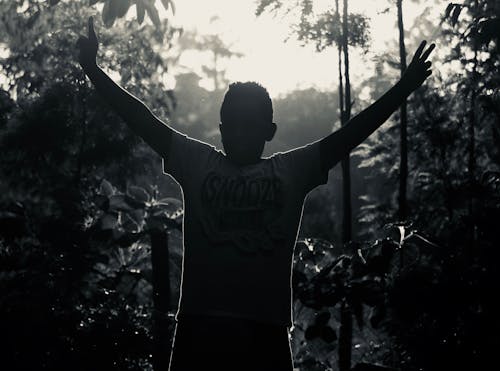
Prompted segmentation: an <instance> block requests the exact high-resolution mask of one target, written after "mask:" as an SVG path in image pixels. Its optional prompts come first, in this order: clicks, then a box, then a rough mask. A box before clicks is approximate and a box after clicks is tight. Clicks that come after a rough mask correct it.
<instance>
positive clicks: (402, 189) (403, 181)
mask: <svg viewBox="0 0 500 371" xmlns="http://www.w3.org/2000/svg"><path fill="white" fill-rule="evenodd" d="M396 6H397V8H398V29H399V60H400V70H401V76H402V75H403V73H404V72H405V70H406V48H405V30H404V25H403V0H397V3H396ZM399 119H400V126H401V127H400V148H401V154H400V162H399V195H398V209H399V210H398V212H399V219H400V220H405V219H406V215H407V204H406V190H407V179H408V138H407V131H408V129H407V126H408V114H407V102H406V100H405V101H404V102H403V104H402V105H401V111H400V116H399ZM401 256H402V255H401Z"/></svg>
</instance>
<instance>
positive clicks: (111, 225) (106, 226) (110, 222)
mask: <svg viewBox="0 0 500 371" xmlns="http://www.w3.org/2000/svg"><path fill="white" fill-rule="evenodd" d="M117 226H118V213H107V214H104V215H103V216H102V217H101V219H100V220H99V227H100V228H101V229H102V230H110V229H115V228H116V227H117Z"/></svg>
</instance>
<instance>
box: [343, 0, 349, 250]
mask: <svg viewBox="0 0 500 371" xmlns="http://www.w3.org/2000/svg"><path fill="white" fill-rule="evenodd" d="M347 2H348V1H347V0H344V9H343V11H344V14H343V21H342V49H343V50H344V78H345V95H344V96H345V105H344V115H343V116H344V117H343V120H342V123H343V124H344V125H345V124H346V123H347V122H348V121H349V119H350V118H351V82H350V79H349V45H348V41H349V40H348V17H347V14H348V13H347ZM341 165H342V199H343V203H342V207H343V221H342V242H343V243H344V245H345V244H346V243H348V242H349V241H351V238H352V216H351V215H352V207H351V169H350V163H349V154H347V155H346V157H345V158H344V159H343V160H342V162H341Z"/></svg>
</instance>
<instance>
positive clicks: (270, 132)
mask: <svg viewBox="0 0 500 371" xmlns="http://www.w3.org/2000/svg"><path fill="white" fill-rule="evenodd" d="M277 129H278V127H277V126H276V123H274V122H271V125H269V129H268V131H267V133H266V138H265V139H266V142H270V141H271V140H273V138H274V134H276V130H277Z"/></svg>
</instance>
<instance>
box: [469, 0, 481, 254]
mask: <svg viewBox="0 0 500 371" xmlns="http://www.w3.org/2000/svg"><path fill="white" fill-rule="evenodd" d="M478 11H479V3H478V0H476V1H474V13H475V14H474V18H475V19H474V20H473V22H476V24H477V21H478V17H479V14H478ZM472 48H473V50H474V59H473V66H472V79H471V92H470V109H469V112H470V116H469V128H468V134H469V144H468V147H469V148H468V152H469V159H468V164H467V172H468V178H469V179H468V183H469V187H468V188H469V200H468V204H469V205H468V209H469V210H468V214H469V223H470V247H471V248H472V247H473V246H474V245H475V241H476V236H475V235H476V231H475V229H476V228H475V222H474V197H475V194H474V188H475V187H474V184H475V172H476V137H475V135H476V134H475V131H476V126H477V115H476V100H477V89H476V86H477V66H478V46H477V38H473V40H472Z"/></svg>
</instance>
